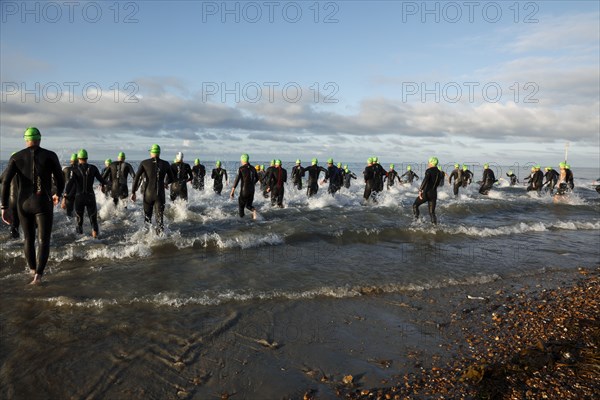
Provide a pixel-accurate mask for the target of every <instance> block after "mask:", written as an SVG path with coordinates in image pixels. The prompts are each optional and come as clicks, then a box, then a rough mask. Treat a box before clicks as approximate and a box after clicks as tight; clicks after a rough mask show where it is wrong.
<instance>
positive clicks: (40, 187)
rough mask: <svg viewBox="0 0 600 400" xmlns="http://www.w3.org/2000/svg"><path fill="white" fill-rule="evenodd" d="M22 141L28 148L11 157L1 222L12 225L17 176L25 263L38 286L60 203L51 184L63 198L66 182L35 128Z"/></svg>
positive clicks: (3, 189)
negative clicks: (12, 196) (11, 205)
mask: <svg viewBox="0 0 600 400" xmlns="http://www.w3.org/2000/svg"><path fill="white" fill-rule="evenodd" d="M23 137H24V139H25V144H26V146H27V147H26V148H25V149H23V150H21V151H18V152H17V153H15V154H14V155H12V156H11V157H10V159H9V160H8V166H7V167H6V171H5V174H4V179H3V181H2V206H1V207H2V220H3V221H4V222H5V223H7V224H9V225H10V224H11V223H12V220H13V218H12V215H11V214H12V212H11V210H10V209H9V198H10V185H11V182H12V180H13V179H14V178H15V177H17V176H18V179H19V191H18V195H17V213H18V214H19V219H20V221H21V227H22V229H23V243H24V250H25V260H27V266H28V267H29V269H30V270H31V273H32V274H34V277H33V281H32V282H31V283H32V284H39V283H41V280H42V276H43V275H44V269H45V268H46V264H47V262H48V257H49V255H50V236H51V234H52V220H53V208H54V205H56V204H58V201H59V195H57V194H52V181H53V180H54V183H55V184H56V191H57V193H59V194H60V193H62V192H63V190H64V188H65V180H64V175H63V173H62V170H61V168H60V162H59V161H58V156H57V155H56V153H54V152H53V151H50V150H46V149H44V148H41V147H40V141H41V139H42V135H41V133H40V131H39V130H38V129H37V128H35V127H30V128H27V130H25V134H24V135H23ZM36 229H37V230H38V234H37V237H38V246H39V248H38V251H37V257H36V248H35V239H36Z"/></svg>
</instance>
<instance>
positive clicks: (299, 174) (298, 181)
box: [292, 160, 306, 190]
mask: <svg viewBox="0 0 600 400" xmlns="http://www.w3.org/2000/svg"><path fill="white" fill-rule="evenodd" d="M305 172H306V171H305V170H304V168H303V167H302V163H301V161H300V160H296V165H295V166H294V168H292V183H293V184H294V187H296V188H297V189H298V190H302V179H303V178H304V174H305Z"/></svg>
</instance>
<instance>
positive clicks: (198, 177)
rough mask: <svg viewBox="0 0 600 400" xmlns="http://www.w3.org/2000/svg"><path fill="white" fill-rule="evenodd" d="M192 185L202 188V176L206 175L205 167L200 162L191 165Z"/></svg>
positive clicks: (195, 187)
mask: <svg viewBox="0 0 600 400" xmlns="http://www.w3.org/2000/svg"><path fill="white" fill-rule="evenodd" d="M192 176H193V179H192V187H193V188H194V189H198V190H204V177H205V176H206V168H205V167H204V165H202V164H198V165H194V166H193V167H192Z"/></svg>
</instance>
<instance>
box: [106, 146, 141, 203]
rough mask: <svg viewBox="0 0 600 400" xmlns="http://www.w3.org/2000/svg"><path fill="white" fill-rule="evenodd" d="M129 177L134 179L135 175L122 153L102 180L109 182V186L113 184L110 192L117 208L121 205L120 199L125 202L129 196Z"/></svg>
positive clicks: (109, 167)
mask: <svg viewBox="0 0 600 400" xmlns="http://www.w3.org/2000/svg"><path fill="white" fill-rule="evenodd" d="M129 176H131V177H132V178H133V177H134V176H135V173H134V171H133V167H132V166H131V164H129V163H128V162H125V153H123V152H122V151H121V152H119V155H118V156H117V161H113V162H111V163H110V165H109V166H108V168H105V172H104V173H103V174H102V178H104V180H105V181H107V184H109V183H110V184H111V190H110V192H111V194H112V198H113V203H114V204H115V206H116V205H117V204H118V203H119V199H121V200H125V199H126V198H127V197H128V196H129V189H128V187H127V178H128V177H129Z"/></svg>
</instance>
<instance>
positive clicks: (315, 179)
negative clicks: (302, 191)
mask: <svg viewBox="0 0 600 400" xmlns="http://www.w3.org/2000/svg"><path fill="white" fill-rule="evenodd" d="M305 170H306V172H308V181H307V182H306V195H307V196H308V197H312V196H314V195H315V194H317V192H318V191H319V174H320V173H321V172H323V173H325V174H327V170H326V169H325V168H323V167H321V166H319V160H317V159H316V158H313V159H312V161H311V165H310V166H309V167H306V168H305Z"/></svg>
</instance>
